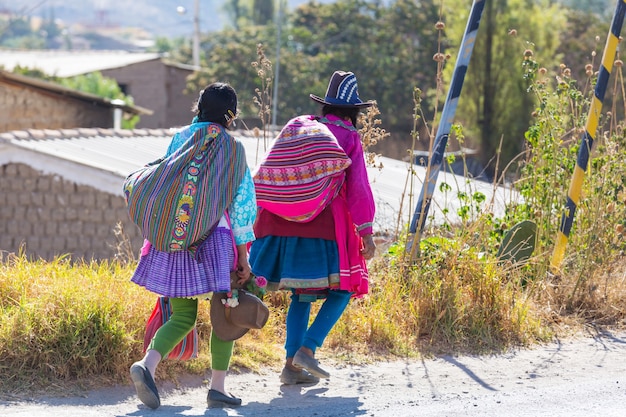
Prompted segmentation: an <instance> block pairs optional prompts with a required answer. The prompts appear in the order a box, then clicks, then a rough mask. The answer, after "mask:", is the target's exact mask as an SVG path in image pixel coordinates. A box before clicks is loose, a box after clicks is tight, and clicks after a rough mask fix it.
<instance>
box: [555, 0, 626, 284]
mask: <svg viewBox="0 0 626 417" xmlns="http://www.w3.org/2000/svg"><path fill="white" fill-rule="evenodd" d="M625 11H626V0H619V1H618V3H617V6H616V8H615V13H614V14H613V21H612V22H611V29H610V30H609V35H608V37H607V40H606V45H605V46H604V52H603V55H602V65H601V66H600V71H599V72H598V81H597V83H596V88H595V91H594V97H593V101H592V102H591V107H590V108H589V115H588V116H587V123H586V125H585V133H584V134H583V139H582V143H581V145H580V149H579V151H578V158H577V160H576V167H575V168H574V175H573V176H572V181H571V183H570V187H569V191H568V193H567V201H566V202H565V209H564V210H563V213H562V214H561V224H560V226H559V232H558V235H557V238H556V242H555V246H554V252H553V253H552V259H551V261H550V268H551V269H552V271H553V272H555V273H556V272H558V270H559V268H560V266H561V263H562V262H563V258H564V257H565V247H566V246H567V240H568V238H569V234H570V231H571V229H572V224H573V222H574V213H575V212H576V207H577V206H578V203H579V201H580V193H581V189H582V184H583V179H584V177H585V171H587V166H588V163H589V154H590V152H591V148H592V147H593V141H594V138H595V135H596V131H597V129H598V118H599V116H600V113H602V100H604V93H605V92H606V87H607V84H608V81H609V77H610V75H611V69H612V68H613V62H614V60H615V53H616V52H617V45H618V43H619V36H620V32H621V30H622V23H623V21H624V12H625Z"/></svg>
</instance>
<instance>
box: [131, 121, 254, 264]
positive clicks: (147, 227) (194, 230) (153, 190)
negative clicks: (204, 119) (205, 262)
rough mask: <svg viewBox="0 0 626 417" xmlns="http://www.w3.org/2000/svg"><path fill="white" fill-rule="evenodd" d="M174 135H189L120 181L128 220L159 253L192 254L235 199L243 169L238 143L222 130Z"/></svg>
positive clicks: (204, 129)
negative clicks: (188, 251)
mask: <svg viewBox="0 0 626 417" xmlns="http://www.w3.org/2000/svg"><path fill="white" fill-rule="evenodd" d="M192 126H193V125H192ZM178 134H179V135H185V134H187V135H188V136H189V138H188V139H187V140H186V141H185V143H184V144H183V145H182V146H181V147H180V148H178V149H177V150H176V151H175V152H173V153H172V154H171V155H168V156H166V157H165V158H161V159H159V160H157V161H154V162H152V163H150V164H148V165H147V166H145V167H142V168H140V169H138V170H136V171H134V172H133V173H131V174H130V175H129V176H128V177H127V178H126V180H125V181H124V195H125V197H126V202H127V205H128V212H129V214H130V217H131V219H132V220H133V221H134V222H135V223H136V224H137V225H138V226H139V228H140V229H141V231H142V234H143V237H144V238H145V239H147V240H148V241H150V243H151V244H152V245H153V246H154V247H155V249H157V250H160V251H162V252H176V251H181V250H190V251H192V252H193V251H194V250H195V248H196V247H197V246H198V245H199V244H200V243H201V242H202V241H203V240H204V239H205V238H206V237H207V236H208V234H209V233H211V231H212V230H213V228H214V227H215V225H216V224H217V222H218V221H219V219H220V217H221V216H222V215H223V214H224V212H225V210H226V209H227V208H228V206H229V205H230V204H231V202H232V201H233V199H234V198H235V194H236V192H237V189H238V187H239V185H240V184H241V181H242V179H243V176H244V173H245V169H246V159H245V151H244V148H243V145H242V144H241V143H240V142H238V141H236V140H235V139H234V138H233V137H232V136H230V135H229V134H228V133H227V132H226V131H225V130H224V128H223V127H222V126H220V125H217V124H214V123H210V124H206V125H205V126H202V127H201V128H197V126H196V127H195V128H194V129H192V128H191V127H187V128H186V129H185V130H183V131H182V132H179V133H178Z"/></svg>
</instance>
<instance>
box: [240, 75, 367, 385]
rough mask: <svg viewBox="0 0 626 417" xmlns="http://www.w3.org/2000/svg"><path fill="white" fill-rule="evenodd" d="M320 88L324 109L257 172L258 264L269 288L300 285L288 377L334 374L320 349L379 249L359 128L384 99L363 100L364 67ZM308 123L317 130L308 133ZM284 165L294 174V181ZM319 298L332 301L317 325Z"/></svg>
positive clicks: (288, 380) (283, 137)
mask: <svg viewBox="0 0 626 417" xmlns="http://www.w3.org/2000/svg"><path fill="white" fill-rule="evenodd" d="M310 97H311V99H313V100H314V101H316V102H318V103H320V104H322V105H323V107H322V112H321V113H322V117H316V116H300V117H298V118H295V119H292V121H290V122H289V123H288V124H287V125H286V126H285V127H284V128H283V130H282V131H281V134H279V137H278V138H277V140H276V141H275V142H274V144H273V146H272V148H271V149H270V150H269V151H268V153H267V155H266V159H265V161H264V162H262V163H261V164H260V166H259V167H257V171H256V172H255V173H254V175H253V176H254V181H255V190H256V193H257V204H258V205H259V207H260V210H259V212H258V215H257V221H256V223H255V229H254V231H255V236H256V238H257V240H255V241H254V242H253V243H252V245H251V248H250V265H251V268H252V272H253V273H254V274H255V275H257V276H263V277H265V278H266V279H267V280H268V288H269V289H288V290H291V291H292V296H291V303H290V305H289V310H288V312H287V322H286V327H287V336H286V341H285V350H286V363H285V367H284V368H283V370H282V373H281V375H280V379H281V381H282V382H283V383H284V384H298V383H315V382H318V381H319V378H328V377H329V376H330V374H329V372H327V371H326V370H324V369H322V368H321V367H320V366H319V363H318V361H317V359H315V352H316V349H317V348H319V347H321V346H322V343H323V342H324V339H325V338H326V336H327V335H328V333H329V332H330V330H331V329H332V328H333V326H334V325H335V323H336V322H337V321H338V320H339V318H340V317H341V315H342V314H343V312H344V310H345V309H346V307H347V306H348V303H349V301H350V299H351V298H352V297H361V296H363V295H364V294H366V293H367V292H368V280H367V267H366V264H365V260H366V259H370V258H372V257H373V256H374V253H375V249H376V246H375V244H374V240H373V237H372V233H373V231H372V226H373V221H374V213H375V203H374V198H373V196H372V190H371V188H370V185H369V180H368V177H367V171H366V165H365V160H364V153H363V147H362V145H361V139H360V135H359V133H358V131H357V130H356V128H355V125H356V122H357V116H358V114H359V111H360V110H361V109H362V108H365V107H368V106H371V105H373V104H374V102H372V101H369V102H362V101H361V99H360V98H359V95H358V88H357V80H356V77H355V75H354V74H353V73H351V72H343V71H336V72H335V73H334V74H333V75H332V77H331V79H330V83H329V85H328V89H327V91H326V96H325V97H324V98H320V97H318V96H315V95H313V94H311V95H310ZM319 122H321V124H320V123H319ZM315 123H317V125H315ZM320 126H321V127H320ZM309 127H310V128H309ZM307 129H309V130H308V131H310V132H316V133H312V134H311V135H310V137H305V136H306V135H304V134H303V132H305V131H307ZM307 141H308V142H307ZM319 155H325V156H324V157H323V158H321V157H320V156H319ZM296 159H297V160H296ZM303 167H305V168H303ZM306 167H308V168H309V170H308V171H307V168H306ZM325 171H326V172H325ZM281 172H284V173H287V174H286V176H285V177H284V181H283V179H281V178H280V174H281ZM281 181H282V182H281ZM272 191H274V193H272ZM304 193H308V194H307V195H306V198H304V197H301V196H302V195H303V194H304ZM318 207H319V210H317V209H316V208H318ZM300 209H301V211H298V210H300ZM311 210H313V211H311ZM317 299H324V301H323V304H322V306H321V307H320V310H319V313H318V314H317V315H316V317H315V318H314V320H313V322H312V323H311V325H310V326H309V315H310V311H311V302H312V301H315V300H317Z"/></svg>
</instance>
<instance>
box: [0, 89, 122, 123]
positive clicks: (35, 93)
mask: <svg viewBox="0 0 626 417" xmlns="http://www.w3.org/2000/svg"><path fill="white" fill-rule="evenodd" d="M0 115H1V116H0V132H9V131H11V130H27V129H68V128H75V127H77V126H89V127H103V128H110V127H113V111H112V110H111V109H108V108H102V107H99V106H95V105H91V104H89V103H88V102H85V101H81V100H76V99H73V98H71V97H64V96H61V95H54V94H50V93H44V92H42V91H39V90H36V89H28V88H23V87H20V86H16V85H12V84H8V83H0Z"/></svg>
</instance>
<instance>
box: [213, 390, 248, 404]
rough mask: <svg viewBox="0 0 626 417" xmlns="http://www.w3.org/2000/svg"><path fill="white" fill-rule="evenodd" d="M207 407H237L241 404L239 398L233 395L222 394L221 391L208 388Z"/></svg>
mask: <svg viewBox="0 0 626 417" xmlns="http://www.w3.org/2000/svg"><path fill="white" fill-rule="evenodd" d="M206 401H207V404H208V406H209V407H211V408H213V407H238V406H240V405H241V398H237V397H233V396H231V395H230V394H229V395H226V394H222V393H221V392H219V391H217V390H214V389H210V390H209V395H207V397H206Z"/></svg>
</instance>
